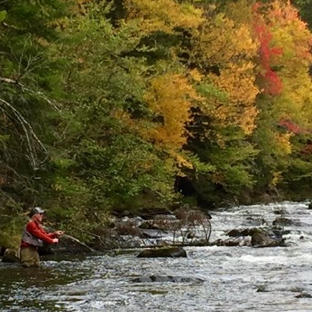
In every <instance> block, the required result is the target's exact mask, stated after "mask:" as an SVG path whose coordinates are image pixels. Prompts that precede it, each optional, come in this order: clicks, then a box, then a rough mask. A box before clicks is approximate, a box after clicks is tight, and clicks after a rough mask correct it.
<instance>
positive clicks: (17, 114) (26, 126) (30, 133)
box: [0, 98, 48, 169]
mask: <svg viewBox="0 0 312 312" xmlns="http://www.w3.org/2000/svg"><path fill="white" fill-rule="evenodd" d="M0 103H2V104H4V105H6V106H7V107H9V108H10V109H11V110H12V111H13V113H14V115H15V117H16V118H17V120H18V121H19V123H20V125H21V126H22V128H23V131H24V133H25V136H26V140H27V146H28V150H29V154H30V158H31V162H32V166H33V168H34V169H38V162H37V159H36V157H35V150H34V146H33V145H32V143H31V138H33V139H35V141H36V142H37V143H38V144H39V146H40V147H41V148H42V150H43V151H44V152H45V154H46V155H48V151H47V149H46V148H45V146H44V145H43V143H42V142H41V141H40V140H39V138H38V137H37V135H36V133H35V132H34V130H33V128H32V127H31V125H30V124H29V122H28V121H27V120H26V119H25V118H24V117H23V116H22V114H21V113H20V112H19V111H18V110H17V109H16V108H15V107H14V106H13V105H11V104H10V103H9V102H7V101H5V100H3V99H1V98H0ZM46 159H47V157H46V158H45V159H44V160H43V161H42V162H44V161H45V160H46Z"/></svg>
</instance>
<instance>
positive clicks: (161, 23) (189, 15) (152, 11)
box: [124, 0, 203, 33]
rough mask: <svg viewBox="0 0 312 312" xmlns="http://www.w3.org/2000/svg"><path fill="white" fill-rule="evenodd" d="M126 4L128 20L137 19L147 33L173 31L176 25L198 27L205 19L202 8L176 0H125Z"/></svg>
mask: <svg viewBox="0 0 312 312" xmlns="http://www.w3.org/2000/svg"><path fill="white" fill-rule="evenodd" d="M124 6H125V7H126V9H127V10H128V15H127V17H126V20H127V21H128V20H137V21H138V22H139V24H140V26H141V29H142V31H144V32H145V33H151V32H155V31H164V32H167V33H172V32H174V28H175V27H183V28H192V27H198V26H199V25H200V24H201V23H202V21H203V18H202V11H201V10H200V9H197V8H195V7H194V6H193V5H191V4H186V3H182V4H180V3H178V2H176V1H174V0H125V1H124Z"/></svg>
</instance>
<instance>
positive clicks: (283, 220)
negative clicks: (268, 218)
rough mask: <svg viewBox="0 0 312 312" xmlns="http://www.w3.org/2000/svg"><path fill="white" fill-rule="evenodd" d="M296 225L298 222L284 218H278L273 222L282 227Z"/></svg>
mask: <svg viewBox="0 0 312 312" xmlns="http://www.w3.org/2000/svg"><path fill="white" fill-rule="evenodd" d="M293 224H296V222H294V221H292V220H290V219H288V218H283V217H278V218H276V219H275V220H274V221H273V225H280V226H287V225H293Z"/></svg>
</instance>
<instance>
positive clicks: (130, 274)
mask: <svg viewBox="0 0 312 312" xmlns="http://www.w3.org/2000/svg"><path fill="white" fill-rule="evenodd" d="M308 206H309V203H308V202H302V203H293V202H284V203H279V204H269V205H253V206H240V207H233V208H230V209H220V210H218V211H212V212H210V213H211V215H212V220H211V222H212V234H211V238H210V241H214V240H216V239H218V238H226V233H227V232H228V231H230V230H232V229H235V228H249V227H253V226H254V225H253V224H254V223H255V222H257V220H260V221H262V222H264V225H263V226H265V224H272V222H273V220H274V219H275V218H276V217H278V215H277V213H282V215H283V216H284V217H287V218H288V219H291V220H292V221H293V224H292V225H289V226H285V227H284V230H287V232H288V234H287V235H284V238H285V239H286V244H287V247H272V248H254V247H247V246H243V247H218V246H212V247H186V248H185V249H186V251H187V254H188V257H187V258H154V259H149V258H137V255H138V253H139V250H132V251H124V252H120V253H109V254H103V255H96V256H89V257H83V258H81V257H80V258H68V259H62V260H55V261H51V260H49V261H42V267H41V268H40V269H23V268H21V267H20V266H19V265H18V264H5V263H1V262H0V311H1V312H14V311H16V312H17V311H18V312H26V311H27V312H28V311H29V312H39V311H40V312H56V311H61V312H67V311H72V312H93V311H94V312H95V311H96V312H98V311H101V312H104V311H105V312H106V311H116V312H117V311H118V312H123V311H125V312H126V311H127V312H137V311H138V312H140V311H142V312H145V311H146V312H147V311H152V312H158V311H159V312H160V311H168V312H180V311H186V312H194V311H200V312H203V311H220V312H247V311H255V312H262V311H263V312H264V311H268V312H275V311H276V312H277V311H282V312H293V311H301V312H311V311H312V269H311V268H312V210H309V209H308ZM150 276H153V277H159V279H158V278H157V279H156V280H154V281H153V280H152V279H149V278H148V277H150ZM137 277H146V279H143V280H141V281H138V279H137ZM168 277H174V278H173V279H170V278H168Z"/></svg>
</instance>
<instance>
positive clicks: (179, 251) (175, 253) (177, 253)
mask: <svg viewBox="0 0 312 312" xmlns="http://www.w3.org/2000/svg"><path fill="white" fill-rule="evenodd" d="M160 257H169V258H177V257H184V258H186V257H187V254H186V251H185V250H184V249H183V248H181V247H164V248H153V249H145V250H143V251H142V252H140V254H139V255H138V258H160Z"/></svg>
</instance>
